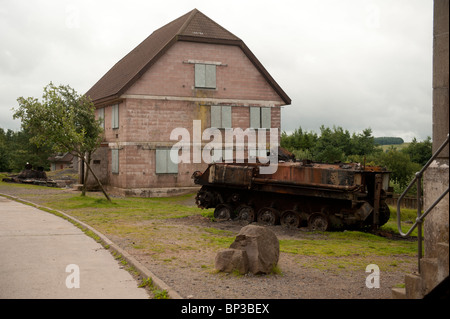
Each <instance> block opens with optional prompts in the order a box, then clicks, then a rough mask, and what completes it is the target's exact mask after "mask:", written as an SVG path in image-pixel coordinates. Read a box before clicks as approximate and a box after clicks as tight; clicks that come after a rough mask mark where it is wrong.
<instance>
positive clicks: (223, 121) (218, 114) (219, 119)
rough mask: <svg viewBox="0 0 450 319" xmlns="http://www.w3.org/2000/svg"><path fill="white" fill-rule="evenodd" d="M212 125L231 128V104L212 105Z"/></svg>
mask: <svg viewBox="0 0 450 319" xmlns="http://www.w3.org/2000/svg"><path fill="white" fill-rule="evenodd" d="M211 127H215V128H231V106H228V105H225V106H220V105H211Z"/></svg>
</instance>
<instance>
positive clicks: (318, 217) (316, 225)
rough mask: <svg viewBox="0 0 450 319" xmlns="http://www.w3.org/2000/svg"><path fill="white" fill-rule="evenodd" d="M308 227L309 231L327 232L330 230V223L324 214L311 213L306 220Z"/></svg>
mask: <svg viewBox="0 0 450 319" xmlns="http://www.w3.org/2000/svg"><path fill="white" fill-rule="evenodd" d="M308 227H309V228H310V229H311V230H319V231H327V230H328V229H329V228H330V222H329V220H328V217H327V216H326V215H325V214H323V213H313V214H311V216H309V218H308Z"/></svg>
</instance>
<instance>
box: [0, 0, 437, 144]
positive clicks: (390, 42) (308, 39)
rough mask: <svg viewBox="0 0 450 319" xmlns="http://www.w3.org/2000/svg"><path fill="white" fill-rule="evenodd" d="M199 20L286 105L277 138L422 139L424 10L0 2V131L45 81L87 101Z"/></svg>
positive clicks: (180, 1) (250, 3)
mask: <svg viewBox="0 0 450 319" xmlns="http://www.w3.org/2000/svg"><path fill="white" fill-rule="evenodd" d="M194 8H197V9H199V10H200V11H201V12H203V13H204V14H206V15H207V16H208V17H210V18H211V19H213V20H214V21H216V22H217V23H219V24H220V25H222V26H223V27H225V28H226V29H227V30H229V31H230V32H232V33H234V34H235V35H237V36H238V37H240V38H241V39H242V40H243V41H244V42H245V43H246V44H247V46H248V47H249V48H250V49H251V50H252V52H253V53H254V54H255V55H256V56H257V57H258V59H259V60H260V61H261V62H262V64H263V65H264V66H265V67H266V69H267V70H268V71H269V73H271V75H272V76H273V77H274V78H275V80H276V81H277V82H278V83H279V84H280V85H281V87H282V88H283V89H284V90H285V91H286V93H287V94H288V95H289V96H290V97H291V99H292V105H290V106H286V107H284V108H283V111H282V130H284V131H287V132H290V131H293V130H294V129H296V128H298V127H302V129H303V130H307V131H316V132H319V131H320V130H319V128H320V126H321V125H325V126H328V127H333V126H341V127H343V128H344V129H347V130H349V131H350V132H356V133H358V132H361V131H362V130H363V129H365V128H371V129H372V131H373V135H374V136H400V137H402V138H404V139H405V141H410V140H411V139H412V138H413V137H416V138H417V139H418V140H424V139H426V138H427V136H431V130H432V127H431V111H432V95H431V92H432V88H431V85H432V45H433V42H432V18H433V1H432V0H321V1H312V0H292V1H286V0H276V1H274V0H227V1H216V0H198V1H196V0H190V1H185V0H165V1H153V0H148V1H138V0H128V1H115V0H108V1H100V0H89V1H79V0H77V1H75V0H67V1H62V0H27V1H24V0H0V127H2V128H4V129H13V130H19V129H20V122H19V121H18V120H13V119H12V114H13V111H11V109H12V108H17V106H18V105H17V102H16V99H17V97H19V96H23V97H28V96H33V97H37V98H41V96H42V89H43V87H44V86H46V85H47V84H48V83H49V82H50V81H52V82H53V83H54V84H68V85H70V86H71V87H73V88H74V89H76V90H77V91H78V92H79V93H84V92H86V91H87V90H88V89H89V88H90V87H91V86H92V85H93V84H94V83H95V82H96V81H97V80H98V79H99V78H100V77H101V76H102V75H103V74H104V73H106V72H107V71H108V70H109V69H110V68H111V67H112V66H113V65H114V64H115V63H116V62H117V61H118V60H120V59H121V58H122V57H123V56H125V55H126V54H127V53H128V52H129V51H131V50H132V49H133V48H134V47H136V46H137V45H138V44H139V43H140V42H141V41H143V40H144V39H145V38H146V37H147V36H148V35H150V34H151V33H152V32H153V31H154V30H156V29H158V28H159V27H161V26H163V25H165V24H166V23H168V22H170V21H172V20H174V19H176V18H178V17H179V16H181V15H183V14H185V13H186V12H188V11H190V10H192V9H194Z"/></svg>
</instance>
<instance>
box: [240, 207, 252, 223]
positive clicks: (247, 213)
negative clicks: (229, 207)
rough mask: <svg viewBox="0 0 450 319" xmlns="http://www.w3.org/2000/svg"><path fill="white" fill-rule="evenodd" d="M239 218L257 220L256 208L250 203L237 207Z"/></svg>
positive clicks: (250, 221)
mask: <svg viewBox="0 0 450 319" xmlns="http://www.w3.org/2000/svg"><path fill="white" fill-rule="evenodd" d="M236 213H237V219H239V220H246V221H248V222H249V223H253V222H254V221H255V210H254V209H253V207H251V206H249V205H241V206H239V207H238V208H237V209H236Z"/></svg>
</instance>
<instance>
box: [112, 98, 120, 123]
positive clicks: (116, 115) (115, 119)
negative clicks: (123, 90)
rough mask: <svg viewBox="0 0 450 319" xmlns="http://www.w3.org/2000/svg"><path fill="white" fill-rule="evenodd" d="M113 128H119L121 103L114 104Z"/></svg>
mask: <svg viewBox="0 0 450 319" xmlns="http://www.w3.org/2000/svg"><path fill="white" fill-rule="evenodd" d="M112 128H119V104H114V105H113V106H112Z"/></svg>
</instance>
